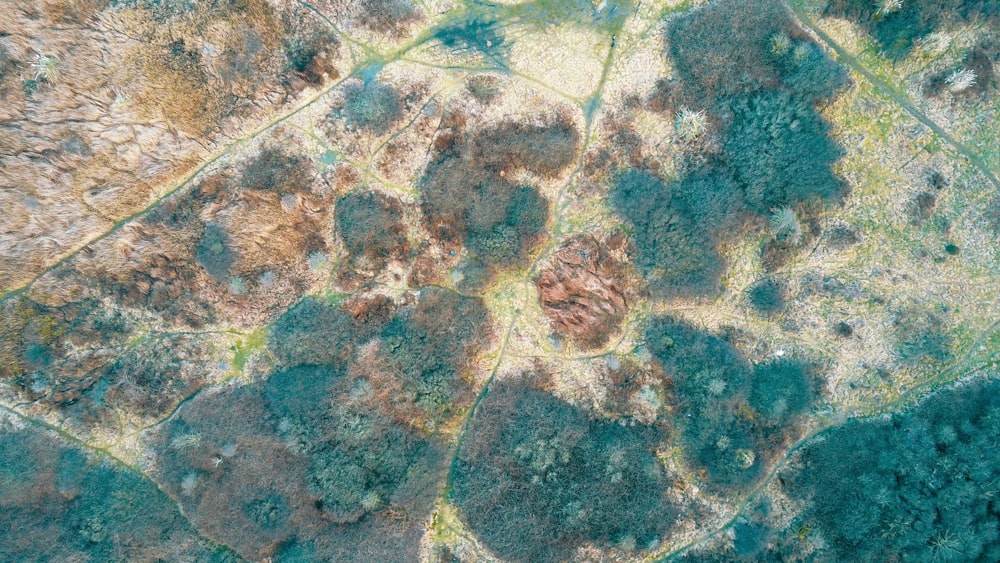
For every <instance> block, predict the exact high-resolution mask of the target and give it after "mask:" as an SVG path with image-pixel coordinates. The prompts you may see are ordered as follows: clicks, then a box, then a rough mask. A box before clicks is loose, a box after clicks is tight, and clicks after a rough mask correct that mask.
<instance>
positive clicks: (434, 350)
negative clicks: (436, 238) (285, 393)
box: [270, 287, 489, 420]
mask: <svg viewBox="0 0 1000 563" xmlns="http://www.w3.org/2000/svg"><path fill="white" fill-rule="evenodd" d="M347 305H348V306H351V308H352V310H351V311H348V309H347V308H346V307H345V306H343V305H334V304H330V303H324V302H322V301H319V300H316V299H311V298H307V299H305V300H303V301H302V302H301V303H299V304H298V305H296V306H295V307H293V308H292V309H290V310H289V311H288V312H287V313H286V314H285V315H284V316H282V318H280V319H279V320H278V321H277V322H276V323H275V324H274V326H273V327H272V329H271V334H270V342H271V348H272V350H273V351H274V354H275V356H276V357H277V358H278V359H279V361H280V362H281V363H282V364H283V365H288V366H294V365H333V366H344V365H348V364H350V363H351V362H353V361H355V359H356V352H357V347H358V346H360V345H361V344H364V343H366V342H368V341H370V340H371V339H373V338H377V339H378V340H379V341H380V348H379V349H380V357H381V358H382V359H383V360H385V361H386V362H387V366H386V369H387V370H390V371H391V372H392V376H391V378H392V379H393V382H394V384H398V385H399V388H400V391H401V397H399V399H401V400H403V401H405V402H406V403H408V404H412V405H416V406H417V407H419V408H420V409H422V410H423V411H424V413H425V415H426V416H430V417H431V418H432V419H435V420H442V419H443V418H445V417H447V416H448V414H449V413H450V412H452V409H453V407H454V403H456V402H459V403H461V402H463V401H465V400H467V399H468V398H469V397H468V393H469V385H468V382H467V381H466V380H465V379H464V378H463V376H462V371H463V370H464V369H465V368H466V367H468V362H469V361H470V360H471V359H472V356H473V354H474V353H475V351H476V349H477V347H478V346H479V345H480V344H481V343H482V342H483V340H484V339H485V337H486V335H487V331H488V330H489V312H488V311H487V309H486V307H485V305H484V304H483V302H482V300H481V299H479V298H476V297H467V296H464V295H459V294H458V293H455V292H453V291H450V290H447V289H442V288H438V287H426V288H424V289H422V290H421V291H420V294H419V297H418V299H417V302H416V304H415V305H413V306H411V307H403V308H398V309H397V308H396V306H395V305H394V304H393V303H392V302H391V301H389V300H388V298H385V297H374V298H370V299H369V300H368V301H364V302H359V303H356V304H351V303H348V304H347ZM386 377H389V376H388V375H387V376H386Z"/></svg>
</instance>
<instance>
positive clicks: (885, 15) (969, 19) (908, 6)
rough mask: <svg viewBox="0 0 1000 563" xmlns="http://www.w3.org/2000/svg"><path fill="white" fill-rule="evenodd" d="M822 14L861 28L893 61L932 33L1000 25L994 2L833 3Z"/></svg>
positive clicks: (857, 0)
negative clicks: (957, 28)
mask: <svg viewBox="0 0 1000 563" xmlns="http://www.w3.org/2000/svg"><path fill="white" fill-rule="evenodd" d="M823 14H824V15H825V16H831V17H837V18H846V19H849V20H851V21H853V22H854V23H855V24H857V25H859V26H861V27H862V28H863V29H865V30H866V31H867V32H868V33H869V34H870V35H871V36H872V38H873V39H875V41H877V42H878V44H879V46H880V47H881V48H882V52H883V53H884V54H885V55H886V56H888V57H890V58H892V59H895V60H900V59H902V58H904V57H906V55H907V54H909V53H910V52H911V51H912V50H913V47H914V46H915V45H916V44H917V42H918V41H920V40H921V39H924V38H926V37H927V36H929V35H930V34H932V33H934V32H935V31H947V30H950V29H953V28H956V27H959V26H962V25H966V24H970V23H976V24H979V25H985V26H986V27H987V28H990V27H992V28H994V29H996V28H997V26H1000V4H998V3H997V2H996V0H907V1H905V2H903V1H900V0H880V1H879V2H868V1H866V0H834V1H832V2H830V3H829V4H827V5H826V8H825V10H824V11H823Z"/></svg>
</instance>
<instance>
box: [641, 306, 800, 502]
mask: <svg viewBox="0 0 1000 563" xmlns="http://www.w3.org/2000/svg"><path fill="white" fill-rule="evenodd" d="M645 340H646V346H647V347H648V348H649V350H650V352H651V353H652V354H653V356H654V357H655V358H656V359H657V360H658V361H659V362H660V363H661V365H662V366H663V369H664V372H665V374H666V375H667V377H670V378H672V380H673V383H674V392H675V394H676V396H675V400H676V402H677V408H678V412H679V417H678V421H679V422H680V424H679V426H680V432H681V437H682V443H683V445H684V453H685V457H686V458H687V460H688V463H690V464H691V465H692V466H693V467H695V468H696V469H703V470H704V472H705V476H706V478H707V480H706V483H705V485H706V486H707V487H708V488H709V489H710V490H716V491H719V492H725V493H729V492H733V491H740V490H745V489H746V488H748V487H751V486H752V485H754V484H755V483H757V482H758V481H759V479H760V478H761V477H762V476H763V471H764V469H765V468H766V467H767V466H768V465H769V464H770V463H771V461H772V460H773V458H774V456H775V455H776V454H777V453H778V449H779V448H778V447H777V446H779V445H780V444H782V443H783V442H784V441H785V440H786V439H788V437H790V436H791V435H793V433H794V431H795V430H796V429H797V427H798V422H799V417H800V415H801V414H802V413H804V412H805V411H806V410H807V409H808V408H809V406H811V404H812V400H813V398H814V394H815V393H814V390H813V385H814V384H813V380H812V374H811V370H810V369H809V368H808V366H807V365H806V364H803V363H800V362H798V361H795V360H791V359H788V360H782V361H778V362H774V363H770V364H763V365H758V366H754V367H751V366H750V364H749V363H748V362H747V361H746V360H745V359H744V358H743V356H742V355H741V354H740V353H739V351H737V350H736V349H735V348H733V346H731V345H730V344H728V343H726V342H725V341H723V340H722V339H720V338H718V337H717V336H715V335H712V334H709V333H707V332H703V331H700V330H698V329H696V328H695V327H693V326H692V325H690V324H688V323H686V322H684V321H680V320H677V319H673V318H670V317H657V318H654V319H652V320H651V321H650V323H649V324H648V325H647V327H646V331H645Z"/></svg>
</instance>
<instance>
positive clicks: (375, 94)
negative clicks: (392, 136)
mask: <svg viewBox="0 0 1000 563" xmlns="http://www.w3.org/2000/svg"><path fill="white" fill-rule="evenodd" d="M340 111H341V113H342V115H343V117H344V119H345V120H346V122H347V126H348V127H353V128H357V129H365V130H368V131H371V132H373V133H375V134H376V135H384V134H386V133H388V132H389V129H390V128H391V127H392V126H393V125H394V124H395V123H396V122H398V121H399V120H400V119H401V118H402V117H403V100H402V98H401V97H400V95H399V92H397V91H396V89H395V88H393V87H392V86H390V85H388V84H383V83H381V82H378V81H376V80H372V81H367V82H363V83H360V84H359V83H352V84H349V85H348V86H347V87H346V88H345V89H344V105H343V107H342V108H341V110H340Z"/></svg>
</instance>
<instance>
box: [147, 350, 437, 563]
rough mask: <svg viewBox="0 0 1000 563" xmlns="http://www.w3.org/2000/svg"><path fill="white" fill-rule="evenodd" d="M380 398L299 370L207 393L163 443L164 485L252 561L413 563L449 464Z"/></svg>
mask: <svg viewBox="0 0 1000 563" xmlns="http://www.w3.org/2000/svg"><path fill="white" fill-rule="evenodd" d="M373 389H374V388H373V386H372V385H371V383H370V382H369V381H367V380H366V379H364V378H362V377H353V376H349V375H348V374H346V373H345V369H344V368H343V367H337V366H336V365H300V366H295V367H290V368H286V369H282V370H280V371H278V372H277V373H275V374H273V375H272V376H271V377H270V378H269V379H268V380H267V381H266V382H264V383H262V384H253V385H249V386H244V387H230V388H226V389H222V390H220V391H213V392H207V393H205V394H202V395H199V396H197V397H195V398H194V399H192V400H191V401H189V402H187V403H185V404H184V405H183V406H182V407H181V408H180V409H179V410H178V412H177V414H176V415H175V416H174V417H173V418H171V419H170V421H169V422H167V423H166V424H165V425H164V426H163V428H162V429H161V430H160V431H159V432H158V433H157V434H156V436H155V437H154V439H153V447H154V449H155V451H156V452H157V470H156V478H157V479H158V481H159V482H160V483H161V484H162V486H163V487H164V488H165V489H166V490H167V491H169V492H170V493H171V494H172V495H174V496H176V497H177V498H178V499H179V502H180V504H181V506H182V507H183V508H184V510H185V514H187V515H188V516H189V517H190V518H191V520H192V522H193V523H194V524H195V526H197V527H198V528H199V530H201V531H202V532H203V533H204V534H205V535H207V536H209V537H212V538H216V539H218V540H220V541H223V542H225V543H226V544H228V545H231V546H232V547H233V548H234V549H235V550H236V551H237V552H238V553H239V554H240V555H242V556H243V557H246V558H248V559H252V560H258V559H262V558H266V557H271V556H273V557H275V558H276V559H278V560H289V558H294V553H296V552H303V550H307V551H308V552H309V553H311V554H312V557H313V558H315V559H322V560H335V561H349V560H356V559H355V558H356V557H358V556H359V555H361V554H366V555H367V556H369V557H373V558H374V559H373V560H379V561H406V560H411V559H412V558H413V557H415V556H416V552H417V549H418V548H419V542H420V537H421V535H422V532H423V522H424V519H425V518H426V515H427V514H428V513H429V512H430V509H431V504H432V502H433V498H434V494H435V491H436V490H437V487H436V486H435V485H436V483H438V482H439V481H440V480H441V479H442V478H443V474H444V471H445V469H446V456H445V455H444V451H443V447H442V446H441V445H438V444H436V443H434V442H433V440H432V439H431V438H429V437H426V436H422V435H420V434H419V433H418V432H417V431H415V430H413V429H411V428H409V427H408V426H407V425H405V424H402V423H400V422H399V421H397V420H396V419H394V418H393V417H392V416H391V413H389V412H387V411H386V409H385V407H384V405H381V404H379V403H378V401H377V400H376V397H375V391H374V390H373ZM390 514H391V516H390ZM400 517H402V518H403V519H404V520H405V523H401V522H400V521H399V520H398V518H400Z"/></svg>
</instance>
